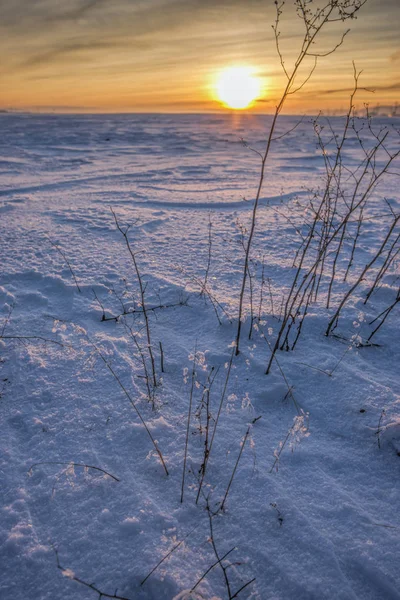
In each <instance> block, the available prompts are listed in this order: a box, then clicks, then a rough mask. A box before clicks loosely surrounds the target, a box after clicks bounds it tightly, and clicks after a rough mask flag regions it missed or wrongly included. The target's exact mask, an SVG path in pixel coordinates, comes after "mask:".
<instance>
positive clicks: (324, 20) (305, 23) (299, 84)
mask: <svg viewBox="0 0 400 600" xmlns="http://www.w3.org/2000/svg"><path fill="white" fill-rule="evenodd" d="M366 1H367V0H328V2H325V3H322V5H317V4H315V3H314V2H313V0H295V7H296V12H297V15H298V17H299V19H300V21H301V25H302V28H303V38H302V41H301V43H300V48H299V51H298V54H297V58H296V60H295V61H294V64H293V66H292V67H291V68H288V67H287V66H286V64H285V61H284V58H283V54H282V50H281V43H280V36H281V32H280V29H279V28H280V21H281V16H282V13H283V6H284V2H281V3H279V2H278V1H277V0H275V6H276V20H275V24H274V25H272V28H273V31H274V35H275V42H276V47H277V51H278V55H279V58H280V63H281V66H282V69H283V72H284V74H285V77H286V86H285V88H284V90H283V92H282V95H281V98H280V100H279V102H278V104H277V106H276V108H275V112H274V115H273V118H272V123H271V127H270V130H269V133H268V136H267V142H266V146H265V150H264V152H263V153H261V152H258V151H257V150H255V152H256V153H257V154H258V155H259V157H260V160H261V169H260V177H259V181H258V187H257V192H256V196H255V200H254V205H253V211H252V217H251V225H250V229H249V234H248V237H247V241H246V243H245V256H244V264H243V273H242V278H241V287H240V294H239V310H238V326H237V333H236V354H239V352H240V335H241V328H242V320H243V316H244V302H245V292H246V287H247V280H248V273H249V261H250V253H251V249H252V243H253V238H254V233H255V229H256V221H257V211H258V206H259V201H260V197H261V191H262V189H263V185H264V178H265V169H266V163H267V159H268V156H269V155H270V151H271V148H272V146H273V143H274V141H275V138H274V135H275V129H276V125H277V122H278V117H279V115H280V114H281V112H282V109H283V107H284V105H285V103H286V101H287V99H288V98H289V97H290V96H292V95H294V94H296V93H297V92H298V91H300V90H301V89H302V88H303V87H304V86H305V85H306V83H307V82H308V81H309V80H310V78H311V77H312V75H313V73H314V71H315V69H316V67H317V63H318V60H319V59H320V58H323V57H325V56H328V55H330V54H332V53H333V52H335V51H336V50H337V49H338V48H339V47H340V46H341V45H342V44H343V42H344V39H345V37H346V35H347V34H348V32H349V30H346V31H345V32H344V33H343V34H342V36H341V38H340V39H339V41H338V42H337V44H336V45H335V46H334V47H333V48H330V49H329V50H325V51H322V50H321V51H317V50H316V43H317V42H318V40H319V36H320V34H321V32H322V31H323V30H324V29H325V28H326V27H327V26H329V25H330V24H332V23H335V22H342V23H344V22H346V21H348V20H351V19H354V18H355V17H356V14H357V12H358V11H359V10H360V8H361V7H362V6H363V5H364V4H365V2H366ZM308 59H311V60H312V66H311V67H310V68H309V71H308V73H307V74H306V76H305V77H303V78H302V79H301V80H299V76H300V70H301V67H302V66H303V64H304V63H305V62H306V61H307V60H308ZM287 133H289V132H287ZM280 137H281V136H280Z"/></svg>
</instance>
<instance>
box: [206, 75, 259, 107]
mask: <svg viewBox="0 0 400 600" xmlns="http://www.w3.org/2000/svg"><path fill="white" fill-rule="evenodd" d="M254 71H255V70H254V68H252V67H229V68H227V69H224V70H223V71H222V72H221V73H220V74H219V77H218V78H217V81H216V85H215V91H216V96H217V99H218V101H219V102H221V103H222V104H224V105H225V106H228V107H229V108H234V109H237V110H243V109H244V108H248V107H249V106H250V105H251V104H252V103H253V102H254V101H255V100H256V99H257V98H259V96H260V94H261V80H260V78H259V77H257V76H256V75H255V74H254Z"/></svg>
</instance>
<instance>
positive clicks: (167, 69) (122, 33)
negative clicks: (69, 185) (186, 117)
mask: <svg viewBox="0 0 400 600" xmlns="http://www.w3.org/2000/svg"><path fill="white" fill-rule="evenodd" d="M317 1H318V0H317ZM274 18H275V6H274V2H273V0H67V1H66V0H0V55H1V62H0V110H2V109H3V110H34V111H35V110H37V111H56V112H63V111H67V112H81V111H87V112H172V113H173V112H178V113H180V112H218V111H224V110H227V109H226V107H225V108H224V107H223V106H222V105H221V104H220V103H219V102H218V101H217V100H216V99H215V97H214V96H215V93H214V89H215V81H216V79H217V78H218V75H219V74H220V73H222V72H223V71H224V69H227V68H229V67H234V66H246V67H252V68H253V69H254V73H255V74H256V75H257V76H258V77H260V78H261V81H262V94H261V97H260V98H259V100H258V101H257V102H255V103H254V105H253V106H252V108H251V109H249V110H251V111H253V112H261V113H269V112H273V110H274V108H275V106H276V104H277V102H278V101H279V98H280V95H281V93H282V89H283V87H284V85H285V75H284V74H283V71H282V68H281V65H280V61H279V58H278V56H277V52H276V46H275V42H274V36H273V31H272V28H271V25H272V24H273V22H274ZM399 22H400V0H367V3H366V5H365V6H364V7H362V9H361V10H360V12H359V14H358V18H357V19H356V20H351V21H350V22H346V23H345V24H342V23H338V24H332V25H331V26H330V27H329V29H326V31H324V32H323V33H322V34H321V37H320V42H319V46H318V51H320V52H322V53H323V52H326V51H329V50H330V49H331V48H332V47H334V46H335V44H336V43H337V42H338V41H339V40H340V38H341V33H342V32H343V31H345V30H346V29H347V28H348V27H350V28H351V32H350V33H349V34H348V36H347V37H346V39H345V41H344V43H343V45H342V46H341V47H340V48H339V49H338V50H337V51H336V52H335V53H334V54H331V55H329V56H327V57H325V58H321V59H319V65H318V66H317V69H316V71H315V72H314V74H313V76H312V78H311V79H310V81H308V82H307V85H305V86H304V88H302V89H301V90H300V91H299V92H298V93H297V94H294V95H293V96H292V97H290V98H289V99H288V102H287V104H286V106H285V111H286V112H289V113H303V112H306V113H312V112H316V111H319V110H324V111H327V112H329V111H332V112H335V111H339V112H340V111H341V110H342V109H343V108H345V107H346V106H347V104H348V97H349V93H350V91H351V89H352V86H353V66H352V61H354V62H355V64H356V67H357V69H359V70H363V73H362V76H361V79H360V86H361V87H365V88H367V90H360V92H359V95H358V98H357V101H356V102H357V104H358V105H359V106H362V105H363V103H364V102H367V103H369V104H370V106H372V107H375V106H377V105H379V106H380V109H381V110H383V111H384V110H386V109H387V110H389V111H391V110H392V107H393V106H394V105H395V104H396V102H397V100H398V99H399V91H400V36H399ZM301 26H302V24H301V22H300V20H299V18H298V17H297V16H296V14H295V11H294V8H293V1H292V0H287V2H286V4H285V7H284V13H283V15H282V21H281V25H280V31H281V37H280V39H281V50H282V54H283V56H284V57H285V65H286V66H287V67H288V68H290V65H291V64H292V61H293V60H294V58H295V55H296V50H297V49H298V48H299V43H300V41H301V39H300V36H301V33H302V28H301ZM311 60H312V59H311ZM311 64H312V62H309V63H308V64H307V65H306V66H305V69H304V71H303V72H302V74H303V75H304V76H305V77H306V76H307V73H308V70H309V69H310V67H311ZM300 82H301V80H300V79H299V83H300Z"/></svg>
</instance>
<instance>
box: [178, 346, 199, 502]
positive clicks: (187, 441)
mask: <svg viewBox="0 0 400 600" xmlns="http://www.w3.org/2000/svg"><path fill="white" fill-rule="evenodd" d="M196 353H197V341H196V344H195V347H194V355H193V363H192V377H191V383H190V395H189V410H188V418H187V425H186V438H185V453H184V457H183V471H182V487H181V503H182V502H183V496H184V493H185V477H186V461H187V451H188V444H189V432H190V420H191V418H192V405H193V390H194V382H195V377H196Z"/></svg>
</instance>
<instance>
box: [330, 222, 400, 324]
mask: <svg viewBox="0 0 400 600" xmlns="http://www.w3.org/2000/svg"><path fill="white" fill-rule="evenodd" d="M399 220H400V215H399V216H397V217H396V218H395V219H394V220H393V223H392V225H391V226H390V228H389V231H388V233H387V234H386V236H385V239H384V240H383V242H382V244H381V246H380V248H379V250H378V252H377V253H376V254H375V256H374V257H373V258H372V260H370V261H369V263H368V264H366V265H365V267H364V269H363V270H362V272H361V275H360V276H359V277H358V279H357V280H356V282H355V283H354V284H353V285H352V287H351V288H350V289H349V291H348V292H347V294H345V296H344V298H343V300H342V301H341V303H340V304H339V306H338V308H337V310H336V312H335V314H334V315H333V317H332V318H331V320H330V321H329V324H328V328H327V330H326V332H325V335H329V334H330V332H331V331H332V328H333V326H334V325H335V326H336V324H337V321H338V319H339V316H340V312H341V310H342V308H343V306H344V305H345V303H346V302H347V300H348V299H349V297H350V296H351V294H352V293H353V292H354V290H355V289H356V287H357V286H358V285H359V284H360V283H361V281H362V280H363V279H364V277H365V274H366V273H367V271H368V270H369V269H370V268H371V267H372V265H373V264H374V263H375V262H376V261H377V259H378V258H379V257H380V255H381V254H382V252H383V250H384V248H385V246H386V244H387V242H388V240H389V238H390V236H391V234H392V231H393V229H394V228H395V227H396V225H397V223H398V221H399Z"/></svg>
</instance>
